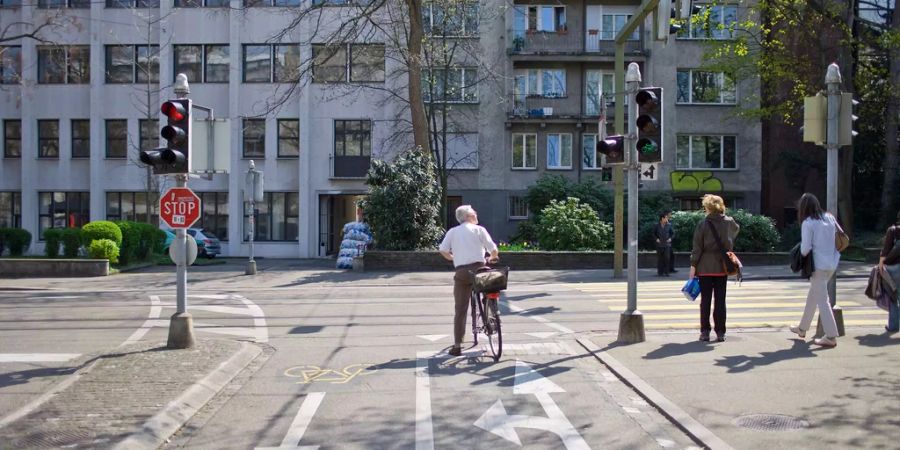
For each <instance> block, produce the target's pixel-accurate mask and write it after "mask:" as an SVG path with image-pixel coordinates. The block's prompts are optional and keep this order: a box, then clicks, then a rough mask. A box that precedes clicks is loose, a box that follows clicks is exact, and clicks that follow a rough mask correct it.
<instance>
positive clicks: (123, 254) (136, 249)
mask: <svg viewBox="0 0 900 450" xmlns="http://www.w3.org/2000/svg"><path fill="white" fill-rule="evenodd" d="M115 224H116V226H118V227H119V229H120V230H121V231H122V246H121V247H120V253H119V261H120V263H121V264H130V263H133V262H136V261H145V260H149V259H151V258H152V257H153V255H154V254H160V253H162V248H163V245H165V241H166V233H165V232H164V231H162V230H160V229H159V228H156V227H155V226H153V225H151V224H148V223H142V222H132V221H129V220H121V221H118V222H115Z"/></svg>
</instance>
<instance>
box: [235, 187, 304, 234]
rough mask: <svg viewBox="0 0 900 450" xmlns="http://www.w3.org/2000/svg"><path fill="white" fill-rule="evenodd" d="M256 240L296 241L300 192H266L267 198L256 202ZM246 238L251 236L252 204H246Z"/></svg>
mask: <svg viewBox="0 0 900 450" xmlns="http://www.w3.org/2000/svg"><path fill="white" fill-rule="evenodd" d="M256 208H257V210H258V211H259V213H258V215H257V217H256V233H255V236H253V240H255V241H296V240H297V238H298V237H299V223H300V194H298V193H296V192H266V193H265V200H264V201H263V202H262V203H256ZM243 234H244V240H245V241H246V240H249V237H250V205H249V204H248V203H245V204H244V233H243Z"/></svg>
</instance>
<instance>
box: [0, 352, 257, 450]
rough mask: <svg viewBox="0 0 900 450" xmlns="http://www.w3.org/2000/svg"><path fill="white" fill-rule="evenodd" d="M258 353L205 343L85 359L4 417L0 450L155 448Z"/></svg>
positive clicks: (1, 422)
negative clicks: (46, 389) (27, 403)
mask: <svg viewBox="0 0 900 450" xmlns="http://www.w3.org/2000/svg"><path fill="white" fill-rule="evenodd" d="M260 352H261V349H260V347H258V346H256V345H254V344H250V343H246V342H237V341H229V340H219V339H203V340H197V345H196V347H195V348H193V349H189V350H169V349H166V348H165V342H156V343H146V342H144V343H138V344H134V345H129V346H124V347H119V348H117V349H115V350H114V351H111V352H108V353H105V354H102V355H94V356H92V357H83V358H82V359H81V360H79V361H77V362H76V364H75V366H76V367H75V368H76V369H77V371H76V372H75V373H73V374H72V375H69V376H68V377H67V378H65V379H63V380H62V381H61V382H60V383H59V384H57V385H56V387H54V389H53V390H51V391H50V392H48V393H46V394H44V395H42V396H41V397H40V398H38V399H36V400H34V401H32V402H31V403H30V404H29V405H26V406H25V407H24V408H22V409H20V410H19V411H17V412H16V413H13V414H11V415H10V416H7V417H4V418H0V442H2V444H0V447H3V448H65V447H69V448H73V447H74V448H127V449H145V448H146V449H155V448H157V447H159V446H160V445H162V444H163V443H164V442H165V441H166V439H168V438H169V437H170V436H171V435H172V434H173V433H175V432H176V431H177V430H178V429H179V428H181V427H182V426H183V425H184V423H185V422H187V420H188V419H190V418H191V416H193V415H194V413H195V412H196V411H197V410H198V409H199V408H202V407H203V405H205V404H206V402H207V401H209V400H210V399H211V398H212V397H213V396H214V395H215V394H216V393H218V392H219V391H220V390H221V389H222V388H223V387H225V385H226V384H227V383H228V382H229V381H230V380H231V379H232V378H233V377H234V376H235V375H237V374H238V372H240V371H241V370H243V369H244V367H246V366H247V365H248V364H249V363H250V362H251V361H252V360H253V359H254V358H256V357H257V355H259V354H260Z"/></svg>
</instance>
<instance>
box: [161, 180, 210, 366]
mask: <svg viewBox="0 0 900 450" xmlns="http://www.w3.org/2000/svg"><path fill="white" fill-rule="evenodd" d="M175 181H176V187H174V188H171V189H169V190H168V191H166V192H165V194H163V195H162V196H161V197H160V198H159V219H160V220H162V221H163V222H164V223H165V224H166V225H168V226H169V227H171V228H173V229H174V230H175V241H174V242H172V244H171V245H173V246H178V248H179V249H180V250H179V252H178V253H179V254H180V255H187V232H186V231H185V230H186V229H187V228H190V227H191V226H192V225H194V223H195V222H197V220H198V219H200V197H197V194H195V193H194V191H192V190H190V189H188V188H187V187H186V185H187V175H186V174H179V175H176V176H175ZM175 267H176V273H175V277H176V285H175V300H176V303H177V309H176V311H175V314H173V315H172V318H171V320H170V323H169V342H168V345H167V346H168V347H169V348H191V347H193V346H194V332H193V331H194V324H193V319H192V318H191V315H190V313H188V312H187V258H182V257H179V258H178V260H177V261H175Z"/></svg>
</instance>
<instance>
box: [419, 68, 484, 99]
mask: <svg viewBox="0 0 900 450" xmlns="http://www.w3.org/2000/svg"><path fill="white" fill-rule="evenodd" d="M422 80H423V83H422V89H423V91H424V92H423V93H422V95H423V97H424V99H425V101H426V102H459V103H463V102H464V103H474V102H477V101H478V88H477V87H476V84H477V83H478V70H477V69H475V68H474V67H460V68H453V69H449V70H446V69H436V68H432V69H429V68H425V69H422Z"/></svg>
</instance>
